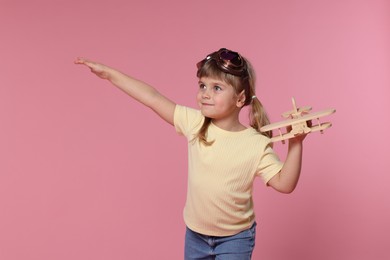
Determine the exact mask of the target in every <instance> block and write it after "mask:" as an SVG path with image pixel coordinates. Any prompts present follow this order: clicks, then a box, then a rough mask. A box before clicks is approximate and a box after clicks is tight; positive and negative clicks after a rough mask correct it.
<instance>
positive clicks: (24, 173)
mask: <svg viewBox="0 0 390 260" xmlns="http://www.w3.org/2000/svg"><path fill="white" fill-rule="evenodd" d="M0 32H1V34H0V79H1V83H0V259H4V260H22V259H23V260H26V259H39V260H46V259H47V260H49V259H50V260H52V259H56V260H62V259H63V260H68V259H76V260H79V259H80V260H81V259H83V260H84V259H93V260H100V259H102V260H103V259H116V260H119V259H182V254H183V242H184V239H183V238H184V223H183V220H182V208H183V205H184V201H185V193H186V181H187V179H186V167H187V162H186V156H187V155H186V142H185V140H184V138H182V137H179V136H177V135H176V133H175V131H174V129H173V128H172V127H171V126H169V125H168V124H165V123H164V122H163V121H161V120H159V119H158V117H157V116H156V115H154V114H153V113H151V112H150V111H149V109H147V108H145V107H143V106H141V105H140V104H138V103H136V102H134V101H133V100H131V99H130V98H128V97H127V96H126V95H124V94H123V93H121V92H120V91H118V90H117V89H115V88H114V87H111V86H110V85H109V84H108V83H107V82H105V81H103V80H100V79H98V78H96V77H95V76H94V75H92V74H90V72H89V71H88V70H87V69H86V68H84V67H81V66H76V65H74V64H73V60H74V59H75V57H77V56H84V57H88V58H91V59H95V60H98V61H101V62H104V63H107V64H110V65H112V66H114V67H117V68H119V69H121V70H122V71H125V72H127V73H129V74H131V75H133V76H135V77H137V78H140V79H143V80H145V81H146V82H148V83H150V84H152V85H154V86H155V87H157V88H158V89H159V90H160V91H161V92H162V93H164V94H166V95H167V96H168V97H170V98H171V99H173V100H175V101H176V102H177V103H180V104H185V105H189V106H195V93H196V91H197V80H196V77H195V63H196V62H198V61H199V60H200V59H202V58H203V57H204V56H205V55H206V54H208V53H210V52H211V51H214V50H216V49H218V48H220V47H227V48H231V49H234V50H237V51H240V52H241V53H242V54H243V55H244V56H246V57H248V58H249V59H250V60H251V61H252V63H253V65H254V67H255V69H256V71H257V75H258V79H259V80H258V86H257V92H258V97H259V98H260V99H261V100H262V101H263V103H264V105H265V106H266V108H267V110H268V112H269V114H270V116H271V119H272V121H278V120H279V119H280V116H279V115H280V113H282V112H284V111H286V110H289V109H291V97H292V96H294V97H295V98H296V101H297V104H298V105H302V106H303V105H311V106H313V108H314V110H321V109H324V108H328V107H334V108H336V109H337V112H336V114H334V115H332V116H331V117H329V118H328V119H329V120H330V121H332V123H333V127H332V128H330V129H329V130H328V131H326V132H325V134H324V135H320V134H318V133H316V134H312V135H310V136H309V137H308V138H307V140H306V141H305V151H304V167H303V170H302V177H301V181H300V184H299V186H298V188H297V190H296V191H295V192H294V193H293V194H291V195H283V194H279V193H277V192H275V191H274V190H272V189H267V188H265V187H264V186H263V185H262V183H261V181H260V180H258V181H257V182H256V190H255V199H256V211H257V221H258V224H259V226H258V236H257V241H256V243H257V247H256V249H255V252H254V257H253V259H267V260H285V259H292V260H298V259H299V260H309V259H310V260H312V259H316V260H328V259H332V260H339V259H340V260H345V259H354V260H363V259H364V260H367V259H370V260H371V259H375V260H376V259H390V252H389V241H390V235H389V233H390V224H389V219H390V203H389V197H390V196H389V188H390V185H389V183H390V172H389V153H388V148H389V144H390V141H389V137H388V136H389V135H388V133H389V131H390V126H389V115H388V113H389V112H390V105H389V104H390V102H389V98H390V73H389V72H390V49H389V46H390V2H389V1H386V0H383V1H381V0H365V1H364V0H350V1H348V0H333V1H311V0H302V1H298V0H295V1H288V0H285V1H282V0H275V1H266V0H263V1H254V0H253V1H226V0H223V1H222V0H215V1H205V0H197V1H179V0H170V1H150V0H149V1H141V0H139V1H125V0H122V1H120V0H110V1H92V0H83V1H81V0H78V1H65V0H64V1H60V0H58V1H49V0H47V1H43V0H42V1H33V0H32V1H27V0H26V1H18V0H0ZM286 148H287V146H283V145H281V144H277V145H276V149H277V150H278V151H279V152H280V155H281V157H282V158H284V156H285V152H286Z"/></svg>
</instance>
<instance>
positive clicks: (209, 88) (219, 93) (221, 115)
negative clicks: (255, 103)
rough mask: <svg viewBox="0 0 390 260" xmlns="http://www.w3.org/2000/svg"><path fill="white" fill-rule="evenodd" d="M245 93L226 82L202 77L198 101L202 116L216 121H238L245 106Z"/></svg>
mask: <svg viewBox="0 0 390 260" xmlns="http://www.w3.org/2000/svg"><path fill="white" fill-rule="evenodd" d="M243 96H244V95H243V93H241V94H237V93H236V91H235V89H234V87H233V86H231V85H229V84H227V83H226V82H224V81H221V80H218V79H215V78H209V77H202V78H200V79H199V91H198V94H197V101H198V105H199V108H200V110H201V112H202V114H203V115H204V116H206V117H209V118H212V119H214V120H221V119H227V118H233V119H237V118H235V117H238V113H239V111H240V109H241V107H242V106H243V104H244V101H245V100H244V99H243Z"/></svg>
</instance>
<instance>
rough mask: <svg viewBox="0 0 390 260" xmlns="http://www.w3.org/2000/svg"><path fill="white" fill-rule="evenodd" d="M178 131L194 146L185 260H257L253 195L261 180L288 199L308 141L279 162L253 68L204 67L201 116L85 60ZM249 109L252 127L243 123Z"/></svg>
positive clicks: (207, 62)
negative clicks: (241, 115)
mask: <svg viewBox="0 0 390 260" xmlns="http://www.w3.org/2000/svg"><path fill="white" fill-rule="evenodd" d="M75 63H76V64H83V65H86V66H87V67H89V68H90V69H91V71H92V72H93V73H95V74H96V75H98V76H99V77H101V78H103V79H107V80H109V81H110V82H111V83H112V84H113V85H115V86H117V87H118V88H120V89H121V90H123V91H124V92H126V93H127V94H128V95H130V96H131V97H133V98H134V99H136V100H138V101H139V102H141V103H142V104H144V105H146V106H148V107H150V108H151V109H152V110H153V111H155V112H156V113H157V114H158V115H159V116H160V117H161V118H162V119H164V120H165V121H166V122H168V123H169V124H171V125H174V126H175V128H176V131H177V132H178V133H179V134H181V135H184V136H185V137H186V138H187V140H188V160H189V162H188V190H187V200H186V205H185V208H184V220H185V223H186V226H187V229H186V236H185V259H237V260H245V259H251V255H252V252H253V248H254V245H255V230H256V222H255V214H254V211H253V200H252V187H253V182H254V179H255V177H258V176H259V177H261V178H262V180H263V182H264V183H265V184H266V185H268V186H271V187H272V188H274V189H275V190H277V191H279V192H283V193H290V192H292V191H293V190H294V189H295V187H296V185H297V182H298V179H299V175H300V170H301V161H302V142H303V139H304V137H305V136H304V135H301V136H297V137H296V138H293V139H290V141H289V147H288V154H287V157H286V160H285V162H284V163H282V162H280V161H279V159H278V157H277V155H276V154H275V153H274V151H273V150H272V147H271V143H270V139H269V137H271V133H267V134H266V135H263V134H261V133H260V130H259V129H260V127H262V126H263V125H265V124H268V123H269V121H268V118H267V116H266V114H265V111H264V108H263V106H262V104H261V103H260V101H259V99H258V97H257V96H256V94H255V77H254V71H253V69H252V67H251V65H250V63H249V62H248V61H247V60H246V59H245V58H244V57H242V56H241V55H240V54H238V53H237V52H234V51H231V50H227V49H220V50H219V51H216V52H213V53H211V54H210V55H208V56H207V57H206V58H205V59H204V60H202V61H200V62H199V63H198V64H197V68H198V71H197V76H198V78H199V91H198V94H197V102H198V105H199V110H196V109H192V108H188V107H185V106H180V105H177V104H175V103H174V102H172V101H171V100H169V99H168V98H166V97H165V96H163V95H161V94H160V93H159V92H158V91H157V90H156V89H154V88H153V87H151V86H150V85H148V84H146V83H144V82H142V81H139V80H136V79H134V78H132V77H129V76H127V75H125V74H123V73H121V72H119V71H117V70H115V69H113V68H110V67H108V66H105V65H103V64H99V63H96V62H92V61H88V60H85V59H82V58H79V59H77V60H76V61H75ZM244 106H250V127H246V126H245V125H243V124H242V123H241V122H240V120H239V113H240V111H241V109H242V108H243V107H244Z"/></svg>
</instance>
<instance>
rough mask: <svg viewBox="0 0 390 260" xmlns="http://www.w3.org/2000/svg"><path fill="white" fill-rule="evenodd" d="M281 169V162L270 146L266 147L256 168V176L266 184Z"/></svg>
mask: <svg viewBox="0 0 390 260" xmlns="http://www.w3.org/2000/svg"><path fill="white" fill-rule="evenodd" d="M282 168H283V162H281V161H280V159H279V157H278V155H277V154H276V153H275V151H274V150H273V149H272V147H271V146H270V144H268V145H266V146H265V149H264V152H263V155H262V156H261V159H260V162H259V165H258V167H257V174H258V175H259V176H260V177H261V178H262V180H263V182H264V183H265V184H267V183H268V181H269V180H271V179H272V177H274V176H275V175H276V174H277V173H279V172H280V170H281V169H282Z"/></svg>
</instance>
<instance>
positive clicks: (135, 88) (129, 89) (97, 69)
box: [75, 58, 176, 125]
mask: <svg viewBox="0 0 390 260" xmlns="http://www.w3.org/2000/svg"><path fill="white" fill-rule="evenodd" d="M75 63H76V64H82V65H85V66H87V67H89V68H90V69H91V71H92V72H93V73H95V74H96V75H97V76H99V77H100V78H102V79H107V80H109V81H110V82H111V83H112V84H113V85H115V86H117V87H118V88H119V89H121V90H122V91H124V92H125V93H127V94H128V95H129V96H131V97H132V98H134V99H135V100H137V101H139V102H141V103H142V104H144V105H146V106H148V107H150V108H151V109H152V110H153V111H154V112H156V113H157V114H158V115H159V116H160V117H161V118H162V119H164V120H165V121H166V122H168V123H170V124H171V125H173V114H174V111H175V106H176V104H175V103H174V102H172V101H171V100H169V99H168V98H166V97H165V96H163V95H161V94H160V93H159V92H158V91H157V90H156V89H155V88H153V87H152V86H150V85H148V84H146V83H144V82H142V81H139V80H137V79H134V78H132V77H130V76H128V75H126V74H124V73H122V72H119V71H118V70H116V69H113V68H110V67H108V66H106V65H103V64H100V63H97V62H93V61H89V60H86V59H83V58H77V59H76V60H75Z"/></svg>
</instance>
